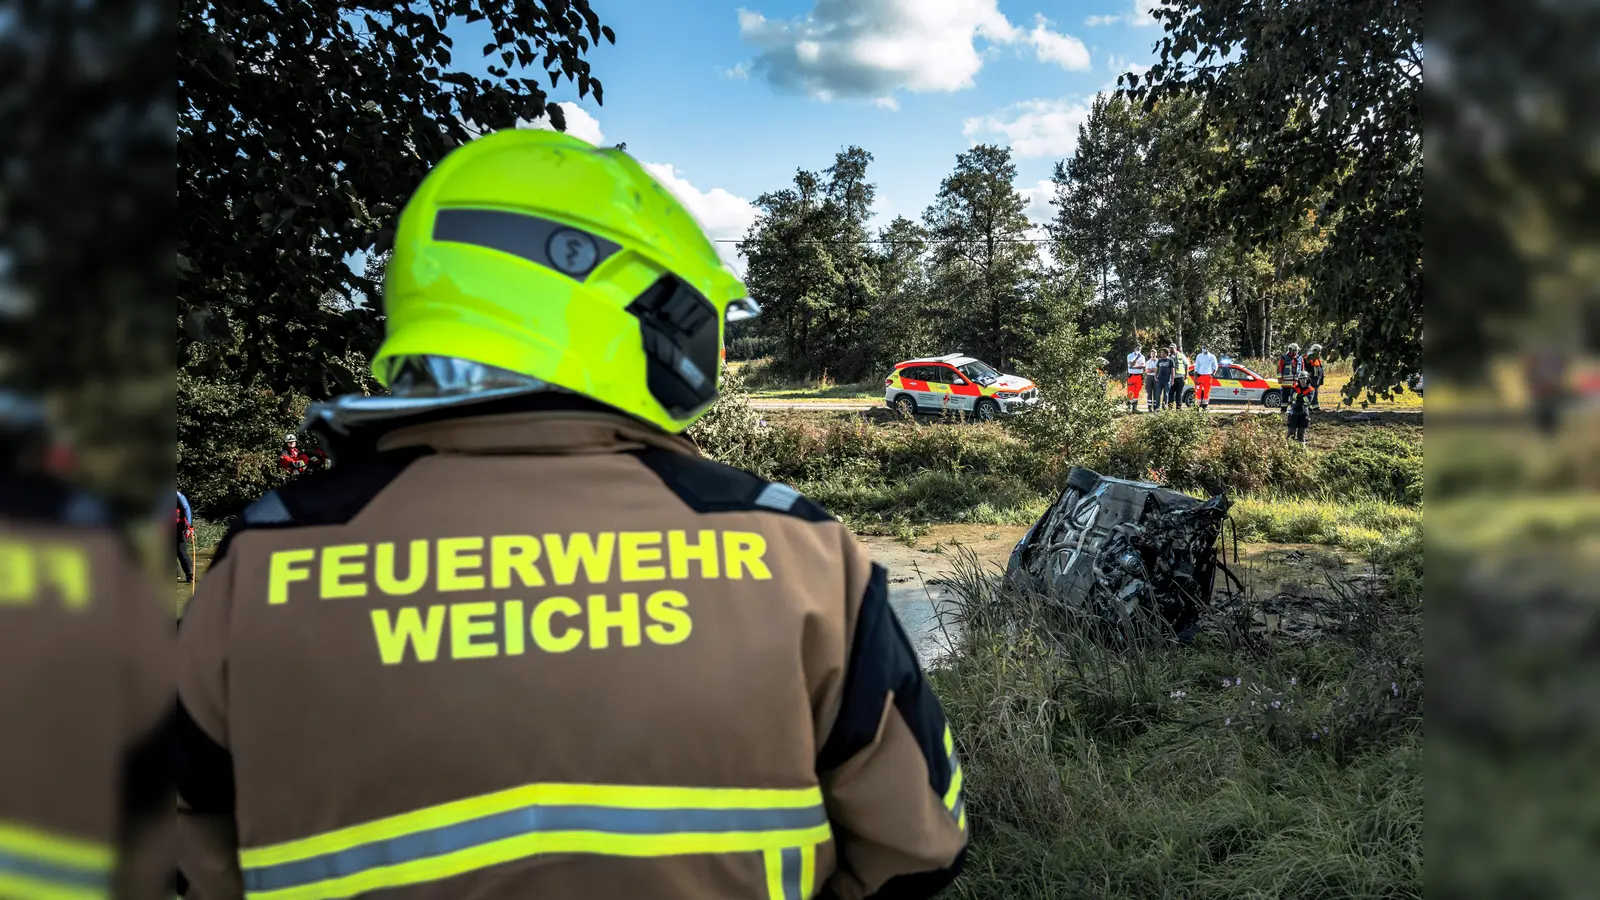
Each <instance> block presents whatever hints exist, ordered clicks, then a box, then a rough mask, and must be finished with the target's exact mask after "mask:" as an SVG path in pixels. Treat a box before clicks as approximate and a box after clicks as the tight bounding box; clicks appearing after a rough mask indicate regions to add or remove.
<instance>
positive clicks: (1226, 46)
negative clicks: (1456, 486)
mask: <svg viewBox="0 0 1600 900" xmlns="http://www.w3.org/2000/svg"><path fill="white" fill-rule="evenodd" d="M1154 14H1155V15H1156V16H1157V17H1159V18H1161V19H1162V20H1164V22H1165V28H1166V31H1167V35H1166V37H1164V38H1163V39H1162V40H1161V42H1160V44H1159V45H1158V50H1159V53H1160V60H1159V61H1158V62H1157V64H1156V65H1155V66H1153V67H1152V68H1151V69H1150V71H1149V72H1148V73H1147V74H1146V75H1145V76H1144V77H1143V78H1142V79H1141V77H1140V76H1138V75H1133V74H1130V75H1125V76H1123V78H1124V79H1126V81H1125V82H1124V83H1125V84H1126V85H1128V87H1129V88H1130V92H1131V94H1132V95H1133V96H1135V97H1137V98H1140V99H1142V100H1144V101H1145V102H1146V103H1147V104H1149V103H1155V102H1159V101H1161V100H1163V99H1168V98H1172V97H1175V96H1179V95H1184V94H1190V93H1192V94H1194V95H1196V96H1198V97H1199V98H1200V99H1201V101H1202V105H1201V116H1202V118H1203V121H1204V122H1205V124H1206V125H1207V126H1208V127H1210V128H1212V129H1214V133H1215V134H1216V135H1218V136H1219V137H1220V138H1221V139H1222V140H1223V141H1224V142H1225V152H1222V153H1219V154H1215V155H1212V156H1211V157H1210V163H1211V165H1210V167H1209V169H1208V170H1206V171H1204V175H1205V177H1206V179H1207V181H1208V183H1209V185H1210V186H1211V188H1212V190H1211V191H1210V192H1208V193H1206V194H1204V195H1197V196H1196V197H1195V198H1194V201H1193V202H1194V205H1195V207H1196V209H1195V215H1194V216H1192V218H1194V219H1200V220H1206V221H1212V222H1222V223H1226V225H1227V227H1228V228H1229V229H1230V230H1231V231H1232V232H1233V233H1234V234H1235V235H1236V236H1238V237H1239V238H1240V239H1243V240H1264V241H1269V242H1270V241H1275V240H1277V239H1279V238H1281V237H1282V236H1283V235H1284V234H1285V233H1286V232H1288V231H1291V230H1293V229H1294V228H1295V227H1296V226H1297V225H1298V224H1300V223H1302V222H1303V221H1304V219H1303V217H1304V215H1305V214H1306V213H1307V212H1308V211H1312V210H1314V211H1316V212H1318V213H1319V217H1318V219H1317V222H1316V226H1317V227H1318V228H1320V229H1323V231H1324V232H1325V237H1326V244H1325V245H1324V246H1323V247H1322V249H1321V250H1320V252H1318V253H1317V254H1316V255H1315V256H1314V257H1313V258H1312V259H1310V260H1309V261H1308V262H1307V265H1306V266H1305V270H1306V274H1307V275H1308V277H1309V297H1308V299H1309V302H1310V303H1311V304H1312V305H1313V306H1315V307H1316V308H1317V309H1318V310H1319V311H1320V312H1321V314H1322V316H1323V318H1324V319H1326V320H1327V321H1330V322H1334V323H1338V324H1339V326H1340V327H1339V328H1338V329H1337V330H1335V331H1334V333H1333V336H1332V338H1331V340H1329V341H1327V342H1325V343H1327V344H1328V345H1329V347H1330V350H1331V352H1333V353H1343V354H1349V355H1352V356H1354V357H1355V358H1356V359H1357V360H1358V361H1359V363H1360V367H1359V369H1358V375H1357V377H1356V379H1355V380H1354V381H1353V382H1352V385H1351V388H1350V390H1351V391H1352V392H1354V391H1355V390H1356V389H1359V388H1368V389H1373V390H1378V391H1385V392H1386V391H1387V390H1388V389H1390V388H1392V387H1393V386H1396V385H1399V384H1401V383H1402V382H1403V380H1404V379H1405V377H1406V376H1407V375H1409V374H1410V373H1412V372H1414V371H1416V370H1417V369H1418V367H1419V365H1420V362H1421V340H1420V338H1421V327H1422V135H1421V125H1422V119H1421V111H1420V108H1419V105H1418V101H1419V93H1420V90H1421V86H1422V43H1421V42H1422V3H1421V0H1350V2H1344V3H1332V4H1330V3H1325V2H1318V0H1284V2H1279V3H1273V4H1267V5H1262V4H1259V3H1252V2H1247V0H1171V2H1168V3H1166V4H1164V5H1161V6H1158V7H1157V8H1156V10H1155V12H1154Z"/></svg>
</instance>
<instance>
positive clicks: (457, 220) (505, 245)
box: [433, 209, 622, 281]
mask: <svg viewBox="0 0 1600 900" xmlns="http://www.w3.org/2000/svg"><path fill="white" fill-rule="evenodd" d="M433 239H434V240H436V241H449V242H451V243H455V244H471V245H473V246H475V247H486V248H488V249H490V250H498V251H500V252H501V253H509V254H511V255H512V256H520V257H522V258H523V259H525V260H527V261H528V262H532V263H538V264H539V265H541V266H544V267H545V268H547V269H554V270H556V271H557V272H560V273H561V274H563V275H566V276H568V277H570V278H573V279H575V280H577V281H583V280H584V279H586V278H588V277H589V273H590V272H593V271H594V270H595V268H596V267H597V266H599V265H600V264H601V263H603V262H605V261H606V260H607V259H610V258H611V257H612V256H614V255H615V254H616V252H617V251H618V250H621V249H622V245H621V244H618V243H617V242H616V241H608V240H606V239H605V238H603V237H600V236H599V235H597V234H592V233H590V232H588V231H584V230H582V229H578V228H573V227H572V226H571V225H567V224H565V223H562V222H553V221H551V220H549V219H542V218H540V217H538V216H530V215H528V214H527V213H516V212H505V211H503V210H498V209H441V210H439V212H438V213H437V214H436V215H435V216H434V217H433Z"/></svg>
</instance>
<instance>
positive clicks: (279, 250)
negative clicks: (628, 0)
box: [177, 0, 614, 395]
mask: <svg viewBox="0 0 1600 900" xmlns="http://www.w3.org/2000/svg"><path fill="white" fill-rule="evenodd" d="M453 20H465V21H466V22H469V23H471V22H483V23H485V25H486V26H487V28H488V30H489V34H490V36H491V39H490V41H489V42H488V43H486V44H485V45H484V46H483V47H482V48H481V49H480V48H471V49H472V50H475V51H478V52H479V53H480V54H481V55H482V56H483V57H487V58H490V59H491V63H490V65H489V66H488V71H489V77H487V78H484V77H477V76H474V75H472V74H469V73H468V72H465V71H462V69H461V68H460V67H459V64H457V63H456V60H455V56H454V51H455V48H454V42H453V41H452V39H451V38H450V37H449V36H448V35H447V34H445V28H446V26H447V25H449V24H450V23H451V22H452V21H453ZM179 23H180V24H179V29H178V60H179V72H178V110H179V112H178V172H179V179H178V197H179V202H180V205H181V207H182V209H183V215H182V216H181V217H180V219H179V230H178V268H179V286H178V334H177V338H178V347H179V353H180V359H183V360H185V361H186V363H187V365H188V366H189V367H190V368H191V370H192V371H196V372H197V373H203V374H212V375H214V374H217V373H218V372H220V371H222V370H228V371H230V372H231V373H232V375H231V376H230V377H233V378H236V379H237V380H238V381H240V382H241V383H242V384H243V385H245V386H251V385H253V384H254V383H255V382H256V381H257V380H258V379H265V383H266V384H267V385H268V386H269V387H271V388H272V389H273V390H275V391H277V392H280V393H282V392H286V391H298V392H301V393H307V394H313V395H324V394H327V393H330V392H337V391H340V390H351V389H354V388H355V387H356V385H355V384H352V383H349V382H348V380H347V379H344V378H343V377H342V376H341V373H340V372H339V371H338V369H337V368H330V367H328V366H326V365H324V360H327V359H329V358H340V357H343V356H344V355H345V354H346V353H347V352H348V351H350V350H352V349H354V350H357V351H361V352H370V351H371V349H373V347H374V346H375V343H376V339H377V331H376V327H375V326H376V321H375V320H376V316H377V310H376V309H374V308H372V307H370V306H355V305H347V306H344V307H339V306H331V305H329V304H327V303H325V302H324V299H323V298H325V297H326V296H328V295H329V294H330V293H331V294H337V295H339V296H341V297H344V298H346V299H354V298H356V297H357V296H360V295H368V296H371V295H375V294H376V291H375V290H374V286H373V285H371V284H370V283H368V282H367V281H366V280H365V279H364V278H363V277H362V276H360V275H358V274H357V273H355V272H353V271H351V269H350V268H349V267H348V266H347V265H346V264H345V262H344V260H345V259H346V258H347V257H348V256H350V255H351V254H353V253H356V252H358V251H372V250H374V249H382V248H383V244H384V243H385V242H386V241H387V240H389V239H391V238H392V229H393V225H394V218H395V216H396V214H397V212H398V210H399V209H400V207H402V206H403V205H404V203H405V200H406V198H407V197H408V196H409V194H410V193H411V191H412V190H414V189H415V188H416V186H417V184H418V183H419V182H420V181H421V180H422V177H423V176H424V175H426V174H427V172H428V170H429V169H430V168H432V166H433V165H434V164H435V163H436V162H438V161H439V159H441V158H442V157H443V156H444V155H445V154H446V153H447V152H449V150H450V149H452V148H453V147H455V146H457V145H459V144H461V143H462V142H464V141H466V140H468V138H469V137H470V136H471V135H472V134H473V133H475V131H476V130H477V129H482V128H488V129H496V128H508V127H512V126H513V125H514V124H515V123H516V122H517V120H518V119H519V118H520V119H533V118H535V117H538V116H540V115H545V114H548V115H549V117H550V121H551V123H552V124H554V125H555V126H557V127H558V128H559V127H564V121H563V119H562V116H561V111H560V108H559V107H557V106H554V105H547V104H546V97H547V95H546V91H545V88H544V87H542V86H541V84H540V79H539V77H538V76H539V75H542V74H545V73H548V76H549V78H550V83H551V85H552V86H553V85H555V84H558V83H559V82H560V80H561V79H562V78H563V77H565V78H567V79H569V80H571V81H572V82H573V83H575V84H576V86H577V90H578V94H579V96H587V95H588V94H589V93H591V92H592V93H593V94H594V97H595V100H596V102H599V101H600V100H601V99H602V88H601V84H600V82H599V80H598V79H596V78H594V77H593V76H592V75H591V73H590V68H589V64H588V62H587V61H586V60H585V59H584V54H585V53H586V52H587V51H589V50H590V49H591V48H592V47H593V46H594V44H595V43H597V42H598V41H600V40H602V39H604V40H608V41H613V40H614V35H613V34H612V33H611V30H610V29H609V28H608V27H605V26H602V25H601V24H600V21H599V19H598V17H597V16H596V15H595V13H594V12H593V11H592V10H591V9H590V8H589V4H588V2H587V0H545V2H542V3H516V2H506V0H449V2H447V0H427V2H421V0H406V2H364V3H361V2H358V3H328V2H310V3H290V4H278V3H268V2H262V0H184V2H183V3H182V8H181V11H180V14H179ZM513 69H515V70H516V72H517V74H513ZM530 70H531V71H530Z"/></svg>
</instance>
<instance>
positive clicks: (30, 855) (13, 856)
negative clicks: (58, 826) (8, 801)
mask: <svg viewBox="0 0 1600 900" xmlns="http://www.w3.org/2000/svg"><path fill="white" fill-rule="evenodd" d="M113 859H114V854H113V852H112V849H111V847H110V846H109V845H106V844H99V843H94V842H92V841H84V840H80V839H78V838H71V837H66V836H64V835H56V834H50V833H47V832H44V831H41V830H39V829H36V828H30V827H28V826H26V825H21V824H17V823H11V822H0V897H27V898H30V900H31V898H38V900H88V898H91V897H95V898H99V897H106V896H108V895H109V885H110V877H111V867H112V862H113Z"/></svg>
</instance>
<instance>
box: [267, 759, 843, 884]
mask: <svg viewBox="0 0 1600 900" xmlns="http://www.w3.org/2000/svg"><path fill="white" fill-rule="evenodd" d="M830 837H831V831H830V829H829V827H828V818H827V812H826V811H825V810H824V808H823V806H822V793H821V791H820V790H819V789H818V788H815V787H812V788H804V789H799V790H764V789H742V788H663V787H635V786H620V785H577V784H542V785H529V786H526V787H521V788H514V789H512V790H509V791H502V792H499V793H496V794H489V795H485V796H483V797H475V798H472V799H470V800H463V801H457V802H455V803H449V804H444V805H442V806H438V807H433V808H430V809H425V810H418V811H416V812H412V813H406V814H404V815H401V816H395V817H392V818H389V819H382V820H379V821H376V822H369V823H366V824H364V825H358V826H355V827H353V828H347V829H343V830H340V831H337V832H332V833H330V834H325V835H318V836H316V837H311V838H305V839H303V840H298V841H291V842H288V843H284V844H277V845H273V846H270V847H257V848H252V849H249V850H244V851H242V852H241V853H240V862H241V865H242V868H243V872H244V881H245V889H246V891H247V893H248V895H249V896H251V897H259V898H301V897H307V898H309V897H350V896H354V895H356V894H359V893H364V892H367V891H374V890H380V889H384V888H393V887H400V886H403V885H408V884H418V883H422V882H427V881H436V880H438V879H441V878H447V877H450V876H453V875H459V874H461V873H464V872H470V871H472V870H475V869H480V868H484V867H487V866H492V865H498V864H500V863H505V862H511V861H513V860H517V859H522V858H526V857H530V856H536V855H540V854H547V853H591V854H600V855H607V856H632V857H640V856H644V857H649V856H677V855H685V854H706V853H748V852H765V851H769V850H770V851H778V850H784V849H794V850H795V851H796V853H798V848H799V847H802V846H806V845H810V846H813V847H814V846H815V845H817V844H820V843H823V842H825V841H827V840H829V839H830ZM799 858H800V857H799V856H797V857H796V859H797V860H798V859H799Z"/></svg>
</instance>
